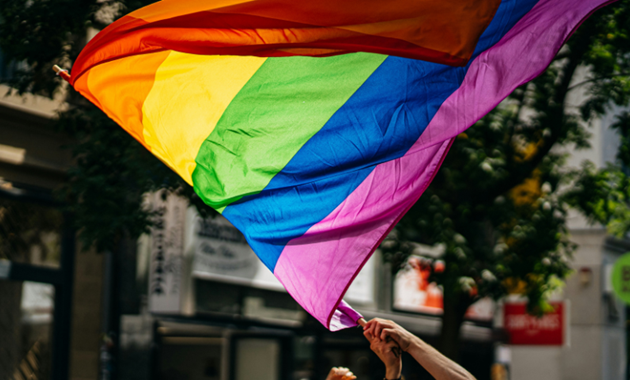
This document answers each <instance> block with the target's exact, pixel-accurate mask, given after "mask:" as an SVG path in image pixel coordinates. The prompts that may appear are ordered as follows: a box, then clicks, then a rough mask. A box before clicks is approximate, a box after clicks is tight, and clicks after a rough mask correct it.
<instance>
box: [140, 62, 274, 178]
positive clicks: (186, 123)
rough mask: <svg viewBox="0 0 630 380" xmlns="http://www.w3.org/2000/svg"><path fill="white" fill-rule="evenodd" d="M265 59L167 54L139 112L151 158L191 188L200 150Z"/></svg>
mask: <svg viewBox="0 0 630 380" xmlns="http://www.w3.org/2000/svg"><path fill="white" fill-rule="evenodd" d="M266 59H267V58H260V57H248V56H203V55H194V54H185V53H179V52H175V51H173V52H171V54H170V55H169V56H168V58H166V60H165V61H164V62H163V63H162V65H160V67H159V68H158V70H157V73H156V75H155V84H154V85H153V88H152V89H151V92H150V93H149V95H148V96H147V98H146V100H145V101H144V106H143V108H142V112H143V119H142V124H143V125H144V140H145V141H146V143H147V145H149V146H150V147H151V152H152V153H153V154H155V155H156V156H158V157H159V158H160V159H161V160H162V161H164V162H165V163H166V164H167V165H169V166H170V167H171V168H173V170H175V171H176V172H177V174H179V175H180V176H181V177H182V178H184V180H185V181H186V182H188V183H189V184H191V185H192V173H193V171H194V170H195V166H196V163H195V157H197V152H198V151H199V148H200V147H201V144H202V143H203V142H204V140H205V139H206V138H207V137H208V136H209V135H210V133H212V131H213V130H214V127H215V126H216V125H217V122H218V121H219V119H220V118H221V115H223V112H224V111H225V109H226V108H227V106H228V105H229V104H230V102H231V101H232V99H233V98H234V97H235V96H236V94H237V93H238V92H239V91H240V90H241V88H242V87H243V86H244V85H245V83H247V81H248V80H249V79H250V78H251V77H252V76H253V75H254V74H255V73H256V71H257V70H258V68H259V67H260V66H261V65H262V64H263V63H264V62H265V60H266Z"/></svg>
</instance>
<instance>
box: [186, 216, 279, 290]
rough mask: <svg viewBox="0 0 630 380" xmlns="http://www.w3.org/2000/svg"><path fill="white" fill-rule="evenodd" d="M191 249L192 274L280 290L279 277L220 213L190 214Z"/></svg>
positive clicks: (215, 279)
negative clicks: (192, 254) (215, 214)
mask: <svg viewBox="0 0 630 380" xmlns="http://www.w3.org/2000/svg"><path fill="white" fill-rule="evenodd" d="M188 224H189V226H191V228H192V234H190V235H191V236H190V239H191V241H190V242H189V243H188V244H187V245H189V246H190V249H192V250H194V259H193V276H194V277H197V278H203V279H208V280H213V281H220V282H228V283H233V284H239V285H246V286H252V287H257V288H263V289H269V290H281V291H283V290H284V287H283V286H282V284H280V281H278V280H277V279H276V277H275V276H274V275H273V273H271V271H270V270H269V269H268V268H267V267H265V265H264V264H263V263H262V261H260V259H258V257H257V256H256V254H255V253H254V251H253V250H252V249H251V248H250V247H249V245H248V244H247V241H246V240H245V237H244V236H243V234H241V232H240V231H239V230H237V229H236V228H235V227H234V226H232V224H230V222H228V221H227V219H225V218H224V217H222V216H217V217H215V218H208V219H202V218H201V217H199V216H198V215H197V214H196V213H193V214H190V215H189V218H188Z"/></svg>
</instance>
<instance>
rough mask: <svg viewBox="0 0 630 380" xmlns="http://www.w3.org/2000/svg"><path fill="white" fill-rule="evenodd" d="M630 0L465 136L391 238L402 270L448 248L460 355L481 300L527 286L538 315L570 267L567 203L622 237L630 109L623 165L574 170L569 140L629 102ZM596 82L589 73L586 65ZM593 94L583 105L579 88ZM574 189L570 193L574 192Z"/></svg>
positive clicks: (602, 14)
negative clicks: (467, 321) (423, 252)
mask: <svg viewBox="0 0 630 380" xmlns="http://www.w3.org/2000/svg"><path fill="white" fill-rule="evenodd" d="M629 37H630V2H629V1H620V2H618V3H616V4H613V5H611V6H609V7H607V8H604V9H602V10H599V11H597V12H596V13H595V14H594V15H593V16H591V18H590V19H588V20H587V21H586V22H585V23H584V24H583V25H582V26H580V28H579V29H578V30H577V32H576V33H575V34H574V35H573V36H572V37H571V39H570V40H569V41H568V42H567V44H566V45H565V46H564V47H563V48H562V49H561V51H560V52H559V54H558V55H557V56H556V58H555V59H554V61H553V62H552V63H551V65H550V66H549V67H548V69H547V70H546V71H545V72H544V73H543V74H541V75H540V76H539V77H538V78H536V79H534V80H533V81H531V82H529V83H527V84H525V85H523V86H521V87H520V88H518V89H516V90H515V91H514V92H513V93H512V94H511V95H510V96H509V97H508V98H507V99H506V100H505V101H504V102H503V103H502V104H501V105H500V106H499V107H497V108H496V109H495V110H493V111H492V112H490V113H489V114H488V115H487V116H486V117H484V118H483V119H482V120H480V121H479V122H478V123H476V124H475V125H474V126H473V127H471V128H470V129H469V130H468V131H466V132H465V133H462V134H460V135H459V136H458V137H457V139H456V141H455V143H454V144H453V147H452V148H451V151H450V152H449V154H448V156H447V157H446V159H445V161H444V163H443V165H442V168H441V169H440V171H439V173H438V174H437V176H436V177H435V179H434V181H433V183H432V184H431V185H430V186H429V188H428V189H427V191H426V192H425V194H424V195H423V196H422V197H421V198H420V200H419V201H418V202H417V203H416V204H415V205H414V206H413V208H412V209H411V210H410V211H409V212H408V213H407V214H406V215H405V216H404V217H403V218H402V220H401V221H400V223H399V224H398V225H397V227H396V228H395V230H394V231H393V233H392V234H391V235H390V236H389V237H388V238H387V239H386V240H385V241H384V243H383V245H382V249H383V251H384V252H385V257H386V259H388V260H390V261H391V262H393V263H394V265H393V268H394V270H395V271H396V270H398V268H399V267H400V265H401V263H403V262H405V261H406V258H407V257H408V256H409V255H411V254H412V253H413V251H414V249H416V247H417V244H418V243H422V244H429V245H436V244H440V245H442V246H443V247H444V253H443V255H442V256H441V257H439V260H442V261H444V262H445V269H444V270H443V271H441V272H440V273H433V274H432V280H435V281H436V282H437V283H438V284H439V285H441V286H442V287H443V291H444V314H443V319H442V332H441V350H442V352H444V353H445V354H446V355H447V356H449V357H451V358H455V359H457V353H458V349H459V339H460V338H459V337H460V329H461V325H462V322H463V320H464V314H465V312H466V310H467V309H468V307H469V306H470V305H471V304H472V303H474V302H475V301H476V300H478V299H480V298H482V297H491V298H493V299H499V298H501V297H503V296H505V295H507V294H509V293H511V292H514V291H516V290H518V291H519V292H524V293H525V294H526V295H527V297H528V299H529V305H530V308H529V309H530V312H532V313H538V314H540V313H541V312H543V311H544V309H545V307H546V303H545V301H544V300H545V294H546V293H547V292H548V291H550V290H552V289H553V288H554V286H555V285H556V284H558V280H560V279H563V278H565V277H566V275H567V274H568V273H569V271H570V268H569V265H568V261H567V259H568V258H570V256H571V252H572V251H573V249H574V248H575V247H574V245H573V244H571V243H570V241H569V236H568V231H567V228H566V224H565V218H566V210H567V209H568V208H569V207H570V206H574V207H577V208H578V209H579V210H581V211H582V212H584V213H585V215H587V216H588V217H590V218H591V220H593V221H597V222H601V223H604V224H606V225H608V226H609V227H610V229H611V231H613V232H615V233H616V234H617V235H623V234H625V233H626V232H627V231H628V230H629V227H630V222H629V221H630V218H628V216H629V215H630V210H629V209H628V207H627V205H628V200H629V199H630V192H629V190H630V186H629V179H628V177H627V175H626V174H627V171H626V172H624V171H623V170H622V168H621V166H620V163H623V164H627V163H630V154H629V153H628V152H630V148H628V141H630V140H628V139H629V137H628V136H629V133H630V122H629V121H630V116H628V114H627V113H626V114H623V115H621V116H619V117H618V118H617V122H616V123H615V125H614V126H615V128H617V130H618V131H619V132H620V133H621V135H622V145H621V149H620V153H619V158H620V161H621V162H620V163H618V164H616V165H615V164H611V165H610V166H609V167H608V168H606V169H602V170H596V169H595V168H594V167H593V165H592V164H586V165H585V166H584V167H583V168H582V169H581V170H578V171H575V170H567V169H565V168H564V166H563V164H564V161H565V155H563V154H562V153H560V152H561V151H562V149H559V148H563V147H564V148H565V151H566V149H567V148H568V147H573V148H575V149H584V148H588V147H589V144H588V136H589V133H588V131H587V128H586V127H585V125H587V124H588V123H589V122H590V121H591V120H593V119H594V118H597V117H599V116H602V115H603V114H605V113H606V112H607V111H608V110H609V109H610V108H611V106H613V105H617V106H627V105H628V103H629V100H630V77H629V76H628V75H629V74H630V39H629ZM585 70H586V71H587V72H588V74H587V76H586V79H585V80H583V81H582V82H579V80H580V79H579V78H580V77H581V75H582V73H583V72H584V71H585ZM576 91H584V92H585V95H586V98H587V99H588V100H587V101H586V102H584V103H583V104H580V105H579V107H578V108H577V109H575V107H573V106H572V104H571V101H570V99H569V97H570V96H571V95H572V94H573V93H574V92H576ZM567 189H569V190H567Z"/></svg>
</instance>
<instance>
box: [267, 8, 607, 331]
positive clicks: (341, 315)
mask: <svg viewBox="0 0 630 380" xmlns="http://www.w3.org/2000/svg"><path fill="white" fill-rule="evenodd" d="M606 3H607V1H605V0H591V1H580V2H576V1H574V0H541V1H540V2H538V3H537V4H536V5H535V6H534V8H532V10H531V11H529V12H528V13H527V14H526V15H525V16H523V18H522V19H521V20H520V21H519V22H518V23H517V24H516V25H515V26H514V27H513V28H512V29H511V30H510V31H509V32H508V33H507V34H506V35H505V36H504V37H503V38H502V39H501V40H500V41H499V42H498V43H497V44H496V45H494V46H493V47H492V48H490V49H489V50H487V51H485V52H484V53H482V54H481V55H480V56H479V57H477V58H476V59H475V60H474V61H473V62H472V63H471V66H470V68H469V70H468V72H467V74H466V77H465V78H464V81H463V83H462V85H461V86H460V87H459V88H458V89H457V90H456V91H455V92H454V93H453V94H452V95H451V96H450V97H449V98H448V99H447V100H446V101H445V102H444V103H443V104H442V106H441V107H440V109H439V110H438V112H437V113H436V115H435V116H434V118H433V119H432V120H431V122H430V123H429V125H428V126H427V128H426V130H425V131H424V133H423V134H422V135H421V136H420V138H419V139H418V141H416V143H415V144H414V145H413V146H412V147H411V148H410V150H409V151H408V152H407V153H406V154H405V155H404V156H403V157H401V158H398V159H396V160H392V161H388V162H385V163H382V164H379V165H377V166H376V168H375V169H374V171H373V172H372V173H371V174H370V175H369V176H368V177H367V178H366V179H365V180H364V181H363V183H362V184H361V185H360V186H359V187H358V188H357V189H356V190H355V191H354V192H353V193H352V194H350V195H349V196H348V198H346V200H344V202H343V203H342V204H340V205H339V206H338V207H337V208H336V209H335V210H334V211H333V212H332V213H331V214H330V215H329V216H327V217H326V218H325V219H324V220H322V221H321V222H319V223H317V224H315V225H314V226H312V227H311V228H310V229H309V230H308V231H307V232H306V233H305V234H304V235H303V236H302V237H299V238H297V239H293V240H291V241H290V242H289V243H288V244H287V246H286V247H285V248H284V250H283V251H282V254H281V255H280V258H279V259H278V262H277V264H276V268H275V271H274V274H275V275H276V277H277V278H278V279H279V280H280V281H281V282H282V284H283V285H284V286H285V288H286V289H287V291H288V292H289V293H290V294H291V295H292V296H293V297H294V298H295V299H296V300H297V301H298V302H299V303H300V304H301V305H302V306H303V307H304V308H305V309H306V310H307V311H308V312H309V313H310V314H311V315H313V316H315V317H316V318H317V319H318V320H319V321H320V322H322V323H323V324H324V325H325V326H327V327H328V328H329V329H331V330H333V331H335V330H339V329H342V328H346V327H352V326H356V321H357V320H358V318H359V317H360V316H359V314H358V313H356V312H354V310H352V309H351V308H350V307H349V306H348V305H347V304H345V303H344V304H340V301H341V299H342V297H343V295H344V294H345V292H346V290H347V288H348V286H349V284H351V283H352V280H354V277H355V276H356V275H357V273H358V272H359V271H360V269H361V268H362V267H363V264H364V263H365V262H366V261H367V259H368V258H369V257H370V256H371V254H372V252H373V251H374V250H375V249H376V247H377V246H378V244H379V243H380V241H381V240H382V239H383V237H384V236H385V235H386V234H387V233H388V232H389V230H390V229H391V228H392V226H393V225H394V224H395V223H396V222H397V221H398V219H399V218H400V217H402V215H404V213H405V212H406V211H407V210H408V209H409V207H410V206H411V205H412V204H413V203H415V201H416V200H417V199H418V198H419V197H420V195H421V194H422V192H423V191H424V190H425V188H426V187H427V186H428V184H429V183H430V181H431V179H432V178H433V176H434V174H435V172H436V171H437V169H438V168H439V166H440V164H441V161H442V159H443V157H444V155H445V154H446V153H447V152H448V148H449V145H450V142H451V139H453V138H454V137H455V136H457V135H458V134H459V133H461V132H463V131H464V130H466V129H467V128H469V127H470V126H471V125H473V124H474V123H475V122H476V121H477V120H479V119H480V118H481V117H483V116H484V115H485V114H486V113H488V112H489V111H490V110H492V109H493V108H494V107H496V106H497V105H498V104H499V103H500V102H501V101H502V100H503V99H504V98H505V97H507V96H508V95H509V94H510V93H511V92H512V91H513V90H514V89H515V88H516V87H518V86H520V85H522V84H524V83H526V82H527V81H529V80H531V79H533V78H535V77H536V76H537V75H539V74H540V73H541V72H542V71H543V70H545V69H546V67H547V66H548V65H549V63H550V62H551V60H552V59H553V58H554V56H555V55H556V53H557V52H558V50H559V49H560V47H562V45H563V44H564V42H565V41H566V39H567V38H569V36H570V35H571V33H572V32H573V30H574V29H575V28H576V27H577V26H578V25H579V24H580V22H581V21H582V20H583V19H584V18H586V17H587V16H588V15H589V14H590V13H591V12H592V11H593V10H594V9H596V8H598V7H601V6H603V5H605V4H606ZM338 305H339V309H338V308H337V307H338Z"/></svg>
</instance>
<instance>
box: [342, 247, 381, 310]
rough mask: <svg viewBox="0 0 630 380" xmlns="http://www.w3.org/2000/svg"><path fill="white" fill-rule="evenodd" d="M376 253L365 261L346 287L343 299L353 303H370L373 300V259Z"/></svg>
mask: <svg viewBox="0 0 630 380" xmlns="http://www.w3.org/2000/svg"><path fill="white" fill-rule="evenodd" d="M375 260H377V259H376V254H374V255H372V257H370V259H369V260H368V261H367V262H366V263H365V265H364V266H363V268H362V269H361V271H360V272H359V274H357V277H355V278H354V281H352V285H350V287H349V288H348V291H347V292H346V295H345V296H344V300H346V301H347V302H348V303H351V304H354V303H358V304H363V305H365V304H370V303H373V302H374V261H375Z"/></svg>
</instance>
